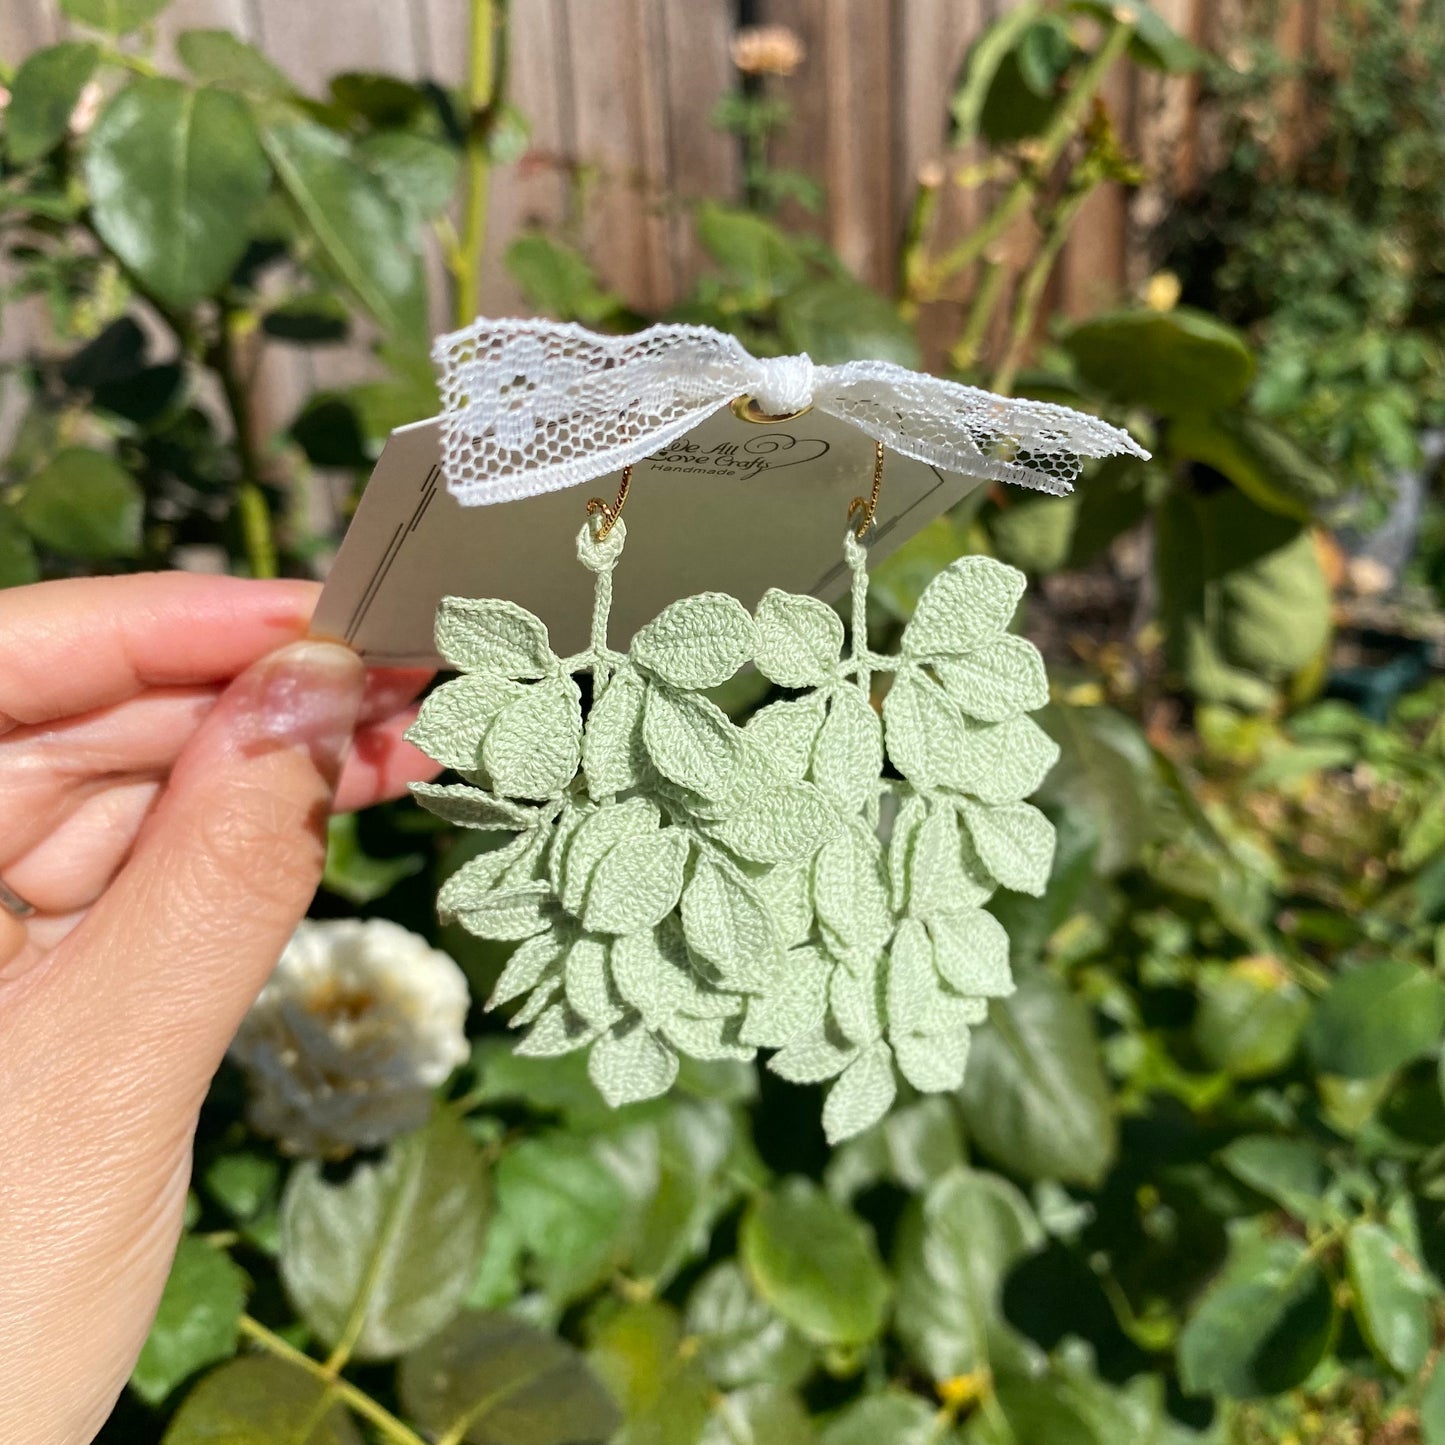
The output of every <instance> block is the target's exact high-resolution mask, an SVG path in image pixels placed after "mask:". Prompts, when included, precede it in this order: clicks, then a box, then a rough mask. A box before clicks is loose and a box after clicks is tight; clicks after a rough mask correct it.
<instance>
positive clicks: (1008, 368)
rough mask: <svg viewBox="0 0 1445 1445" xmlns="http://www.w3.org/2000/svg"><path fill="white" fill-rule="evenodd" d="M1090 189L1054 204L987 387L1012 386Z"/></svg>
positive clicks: (1080, 189) (1004, 388)
mask: <svg viewBox="0 0 1445 1445" xmlns="http://www.w3.org/2000/svg"><path fill="white" fill-rule="evenodd" d="M1093 189H1094V188H1093V186H1092V185H1089V184H1083V185H1078V186H1075V187H1073V188H1072V189H1071V190H1070V191H1069V192H1067V193H1066V194H1065V195H1064V197H1063V198H1062V199H1061V200H1060V201H1059V204H1058V205H1057V206H1055V207H1054V210H1053V214H1052V215H1051V216H1050V217H1049V224H1048V229H1047V232H1046V233H1045V236H1044V242H1043V244H1042V245H1041V246H1040V247H1039V249H1038V252H1037V254H1036V255H1035V256H1034V259H1033V261H1032V262H1031V263H1030V265H1029V268H1028V270H1027V271H1025V272H1024V275H1023V279H1022V280H1021V281H1020V282H1019V288H1018V294H1017V295H1016V296H1015V298H1014V309H1013V320H1012V321H1011V322H1010V324H1009V337H1008V345H1007V346H1006V348H1005V350H1004V355H1003V360H1002V361H1001V362H1000V363H999V365H998V369H997V370H996V371H995V372H994V374H993V380H992V381H990V382H989V390H990V391H997V392H1001V393H1003V394H1004V395H1005V396H1007V395H1008V394H1009V393H1010V392H1011V391H1012V390H1013V385H1014V382H1015V381H1016V380H1017V379H1018V374H1019V368H1020V367H1021V366H1022V365H1023V363H1024V358H1025V357H1026V356H1027V355H1028V351H1029V347H1030V345H1031V344H1032V342H1033V336H1034V327H1035V325H1036V324H1037V322H1038V319H1039V310H1040V308H1041V307H1042V306H1043V301H1044V291H1045V289H1046V288H1047V286H1048V284H1049V277H1050V276H1051V275H1053V271H1054V265H1055V263H1056V262H1057V261H1058V259H1059V252H1060V251H1062V250H1063V249H1064V242H1065V241H1067V240H1068V239H1069V228H1070V227H1071V226H1072V225H1073V223H1074V217H1075V216H1077V215H1078V214H1079V210H1080V208H1081V207H1082V206H1083V204H1084V202H1085V201H1086V200H1088V198H1089V196H1090V195H1091V194H1092V193H1093Z"/></svg>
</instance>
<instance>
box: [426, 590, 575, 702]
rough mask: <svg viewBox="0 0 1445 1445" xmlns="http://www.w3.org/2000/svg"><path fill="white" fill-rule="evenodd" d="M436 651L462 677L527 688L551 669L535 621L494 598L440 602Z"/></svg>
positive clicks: (551, 658)
mask: <svg viewBox="0 0 1445 1445" xmlns="http://www.w3.org/2000/svg"><path fill="white" fill-rule="evenodd" d="M436 646H437V651H438V652H439V653H441V655H442V656H443V657H444V658H446V660H447V661H448V662H449V663H451V665H452V666H453V667H455V668H459V669H460V670H461V671H462V672H480V673H485V674H488V675H490V676H494V677H504V678H509V679H511V680H512V681H514V682H531V681H534V680H536V679H537V678H541V677H546V676H547V674H548V673H550V672H553V671H555V670H556V668H557V658H556V657H555V655H554V654H553V652H552V644H551V641H550V639H549V638H548V636H547V626H546V624H545V623H544V622H543V621H542V620H541V619H540V618H539V617H536V616H534V615H533V614H532V613H530V612H528V611H527V609H526V608H525V607H519V606H518V605H517V604H516V603H515V602H507V601H504V600H503V599H502V598H499V597H485V598H470V597H443V598H442V601H441V606H440V607H438V608H437V620H436Z"/></svg>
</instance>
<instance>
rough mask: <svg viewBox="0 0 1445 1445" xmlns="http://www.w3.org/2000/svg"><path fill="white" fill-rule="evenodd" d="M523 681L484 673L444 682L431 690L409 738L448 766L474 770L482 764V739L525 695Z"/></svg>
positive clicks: (408, 735)
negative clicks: (507, 708)
mask: <svg viewBox="0 0 1445 1445" xmlns="http://www.w3.org/2000/svg"><path fill="white" fill-rule="evenodd" d="M522 693H523V689H522V686H521V684H519V683H513V682H499V681H497V680H496V679H495V678H491V677H487V676H485V675H483V674H477V675H474V676H473V675H468V676H464V677H458V678H455V679H454V680H453V681H451V682H444V683H442V685H441V686H440V687H439V688H437V689H436V690H435V691H434V692H432V693H429V694H428V695H427V697H426V700H425V701H424V702H423V703H422V705H421V712H420V714H419V715H418V716H417V719H416V721H415V722H414V723H412V725H411V726H410V727H409V728H408V729H407V730H406V740H407V741H408V742H409V743H411V744H412V746H413V747H418V748H420V749H421V750H422V752H424V753H425V754H426V755H427V756H428V757H429V758H433V759H435V760H436V761H437V762H439V763H440V764H441V765H442V766H443V767H444V768H457V769H458V770H460V771H461V772H464V773H473V772H477V771H479V770H480V768H481V766H482V739H483V738H484V737H485V736H486V733H487V729H488V728H489V727H491V725H492V722H493V720H494V719H495V718H496V716H497V714H498V713H500V712H501V711H502V709H503V708H504V707H506V706H508V705H509V704H510V703H512V702H515V701H516V700H517V699H518V698H519V697H521V696H522Z"/></svg>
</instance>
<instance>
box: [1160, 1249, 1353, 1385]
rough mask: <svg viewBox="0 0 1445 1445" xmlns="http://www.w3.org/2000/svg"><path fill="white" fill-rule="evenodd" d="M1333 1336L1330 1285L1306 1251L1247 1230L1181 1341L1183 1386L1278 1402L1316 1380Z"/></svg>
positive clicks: (1190, 1321)
mask: <svg viewBox="0 0 1445 1445" xmlns="http://www.w3.org/2000/svg"><path fill="white" fill-rule="evenodd" d="M1334 1332H1335V1305H1334V1297H1333V1294H1332V1292H1331V1290H1330V1282H1329V1280H1328V1279H1327V1278H1326V1276H1325V1274H1324V1271H1323V1270H1322V1269H1321V1268H1320V1267H1319V1265H1318V1264H1317V1263H1316V1262H1315V1261H1314V1259H1312V1258H1311V1256H1310V1253H1309V1250H1308V1248H1307V1247H1306V1245H1305V1244H1304V1243H1303V1242H1302V1241H1300V1240H1298V1239H1294V1238H1291V1237H1275V1238H1270V1237H1267V1236H1262V1235H1260V1234H1258V1233H1256V1232H1249V1231H1247V1230H1244V1229H1241V1230H1239V1231H1238V1232H1237V1233H1236V1237H1235V1239H1234V1241H1233V1244H1232V1247H1231V1251H1230V1260H1229V1264H1228V1266H1227V1268H1226V1269H1225V1272H1224V1275H1223V1277H1222V1278H1221V1279H1220V1280H1219V1282H1218V1283H1217V1284H1216V1285H1215V1286H1214V1287H1213V1288H1212V1289H1211V1290H1210V1291H1209V1293H1208V1294H1206V1295H1205V1297H1204V1299H1203V1301H1202V1302H1201V1304H1200V1305H1199V1307H1198V1309H1196V1310H1195V1312H1194V1314H1193V1316H1192V1317H1191V1318H1190V1319H1189V1321H1188V1323H1187V1324H1186V1325H1185V1326H1184V1331H1183V1333H1182V1334H1181V1335H1180V1336H1179V1347H1178V1350H1179V1376H1180V1381H1181V1383H1182V1384H1183V1386H1184V1388H1185V1390H1186V1391H1187V1392H1188V1393H1189V1394H1191V1395H1211V1394H1217V1395H1228V1396H1230V1397H1231V1398H1233V1399H1236V1400H1248V1399H1253V1398H1256V1397H1259V1396H1266V1395H1277V1394H1280V1393H1281V1392H1282V1391H1285V1390H1288V1389H1292V1388H1293V1387H1294V1386H1295V1385H1298V1384H1300V1383H1301V1382H1302V1381H1303V1380H1305V1379H1306V1378H1307V1377H1308V1376H1309V1374H1310V1372H1311V1371H1312V1370H1313V1369H1314V1368H1315V1366H1316V1365H1317V1364H1318V1363H1319V1362H1320V1360H1321V1359H1323V1358H1324V1355H1325V1353H1326V1351H1327V1350H1328V1349H1329V1347H1330V1343H1331V1341H1332V1339H1333V1338H1334Z"/></svg>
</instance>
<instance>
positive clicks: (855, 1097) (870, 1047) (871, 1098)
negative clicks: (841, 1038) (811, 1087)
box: [823, 969, 956, 1144]
mask: <svg viewBox="0 0 1445 1445" xmlns="http://www.w3.org/2000/svg"><path fill="white" fill-rule="evenodd" d="M844 976H845V971H844V970H842V969H840V970H838V971H837V972H836V973H835V974H834V980H835V981H837V980H839V979H841V978H843V977H844ZM859 1042H861V1041H859ZM955 1082H956V1081H955ZM897 1094H898V1085H897V1082H896V1081H895V1080H894V1077H893V1054H892V1051H891V1050H890V1049H889V1047H888V1045H887V1044H885V1043H884V1042H883V1040H882V1039H874V1040H873V1041H872V1042H870V1043H868V1044H866V1045H865V1046H864V1047H863V1049H862V1052H861V1053H859V1055H858V1057H857V1058H856V1059H854V1060H853V1061H852V1063H850V1064H849V1065H848V1067H847V1068H846V1069H844V1070H843V1072H842V1073H841V1074H839V1076H838V1082H837V1083H836V1084H834V1085H833V1087H832V1088H831V1089H829V1090H828V1097H827V1098H826V1099H825V1100H824V1102H823V1133H824V1136H825V1137H826V1138H827V1140H828V1142H829V1143H830V1144H840V1143H842V1141H843V1140H844V1139H851V1138H853V1136H854V1135H855V1134H861V1133H862V1132H863V1131H864V1130H865V1129H868V1128H871V1127H872V1126H873V1125H874V1124H876V1123H877V1122H878V1121H879V1120H880V1119H881V1118H882V1117H883V1116H884V1115H885V1114H886V1113H887V1112H888V1110H889V1107H890V1106H891V1105H892V1103H893V1100H894V1099H895V1098H896V1097H897Z"/></svg>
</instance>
